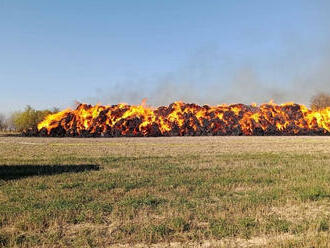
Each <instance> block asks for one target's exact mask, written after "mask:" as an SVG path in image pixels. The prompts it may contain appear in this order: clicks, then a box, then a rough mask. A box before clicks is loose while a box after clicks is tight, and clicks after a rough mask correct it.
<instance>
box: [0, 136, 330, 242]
mask: <svg viewBox="0 0 330 248" xmlns="http://www.w3.org/2000/svg"><path fill="white" fill-rule="evenodd" d="M83 164H96V165H100V166H101V168H102V169H101V170H99V171H86V172H81V173H65V174H54V175H49V176H45V175H43V176H42V175H39V176H38V175H36V176H32V177H31V176H30V177H24V178H23V177H22V178H19V179H15V180H7V179H5V178H4V179H5V180H1V179H0V247H1V246H4V247H6V246H8V247H40V246H42V247H109V246H111V247H132V246H135V247H329V246H330V231H329V230H330V137H172V138H113V139H102V138H100V139H80V138H76V139H72V138H65V139H56V138H19V137H1V138H0V166H1V165H10V166H15V165H26V166H29V165H40V166H42V165H61V166H67V165H83ZM33 168H34V167H33Z"/></svg>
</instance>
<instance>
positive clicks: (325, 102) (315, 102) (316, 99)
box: [311, 93, 330, 110]
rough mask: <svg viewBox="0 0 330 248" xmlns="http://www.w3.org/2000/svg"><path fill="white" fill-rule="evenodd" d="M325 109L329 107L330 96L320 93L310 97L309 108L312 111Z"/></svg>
mask: <svg viewBox="0 0 330 248" xmlns="http://www.w3.org/2000/svg"><path fill="white" fill-rule="evenodd" d="M326 107H330V95H329V94H326V93H320V94H317V95H315V96H313V97H312V99H311V108H312V109H313V110H319V109H323V108H326Z"/></svg>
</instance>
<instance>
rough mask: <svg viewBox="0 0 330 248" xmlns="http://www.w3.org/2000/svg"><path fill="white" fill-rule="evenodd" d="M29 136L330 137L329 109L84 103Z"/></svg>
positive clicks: (288, 105)
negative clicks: (154, 106)
mask: <svg viewBox="0 0 330 248" xmlns="http://www.w3.org/2000/svg"><path fill="white" fill-rule="evenodd" d="M24 134H25V135H29V136H30V135H35V136H59V137H63V136H68V137H76V136H80V137H101V136H102V137H103V136H105V137H121V136H127V137H133V136H134V137H135V136H136V137H141V136H188V135H189V136H200V135H330V107H328V108H324V109H322V110H317V111H312V110H310V109H308V108H307V107H305V106H304V105H299V104H294V103H286V104H281V105H277V104H274V103H267V104H262V105H260V106H257V105H244V104H232V105H218V106H208V105H204V106H199V105H196V104H185V103H182V102H174V103H172V104H170V105H169V106H162V107H158V108H151V107H146V106H144V105H140V106H131V105H127V104H117V105H112V106H100V105H96V106H92V105H87V104H80V105H79V106H78V107H77V108H76V109H75V110H71V109H67V110H64V111H62V112H59V113H57V114H52V115H49V116H47V117H46V118H45V120H43V121H42V122H41V123H39V125H38V129H36V130H27V131H25V132H24Z"/></svg>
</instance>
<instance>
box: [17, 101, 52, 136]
mask: <svg viewBox="0 0 330 248" xmlns="http://www.w3.org/2000/svg"><path fill="white" fill-rule="evenodd" d="M56 112H58V109H56V108H54V109H53V110H48V109H47V110H35V109H33V108H32V107H31V106H27V107H26V108H25V110H24V111H23V112H16V113H14V114H13V115H12V122H13V125H14V127H15V129H16V130H17V131H23V130H27V129H29V128H37V125H38V123H40V122H41V121H42V120H43V119H44V118H45V117H46V116H47V115H49V114H53V113H56Z"/></svg>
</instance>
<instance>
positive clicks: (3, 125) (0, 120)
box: [0, 114, 7, 131]
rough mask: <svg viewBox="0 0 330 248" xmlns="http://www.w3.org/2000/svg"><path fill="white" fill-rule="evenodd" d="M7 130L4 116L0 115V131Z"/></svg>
mask: <svg viewBox="0 0 330 248" xmlns="http://www.w3.org/2000/svg"><path fill="white" fill-rule="evenodd" d="M6 129H7V120H6V116H5V115H4V114H0V131H4V130H6Z"/></svg>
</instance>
